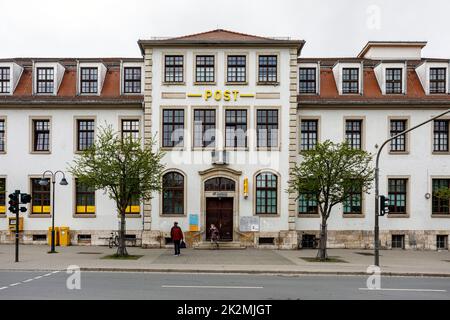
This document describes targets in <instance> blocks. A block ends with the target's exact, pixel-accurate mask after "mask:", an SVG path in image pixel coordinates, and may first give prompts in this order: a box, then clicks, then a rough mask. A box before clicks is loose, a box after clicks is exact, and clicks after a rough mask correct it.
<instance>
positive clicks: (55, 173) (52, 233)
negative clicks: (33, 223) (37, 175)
mask: <svg viewBox="0 0 450 320" xmlns="http://www.w3.org/2000/svg"><path fill="white" fill-rule="evenodd" d="M58 173H61V174H62V176H63V177H62V179H61V181H60V182H59V184H60V185H62V186H67V185H68V184H69V183H67V180H66V175H65V174H64V172H62V171H61V170H58V171H56V172H54V173H53V172H52V171H50V170H46V171H44V173H43V174H42V179H41V180H39V185H41V186H47V185H48V180H47V179H46V178H45V175H46V174H49V175H50V176H51V179H52V231H51V235H52V239H51V249H50V252H49V253H56V251H55V182H56V181H55V180H56V175H57V174H58Z"/></svg>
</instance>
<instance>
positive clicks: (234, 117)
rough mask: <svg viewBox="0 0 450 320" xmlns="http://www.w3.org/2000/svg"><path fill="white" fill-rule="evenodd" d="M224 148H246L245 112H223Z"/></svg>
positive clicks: (228, 110)
mask: <svg viewBox="0 0 450 320" xmlns="http://www.w3.org/2000/svg"><path fill="white" fill-rule="evenodd" d="M225 147H229V148H246V147H247V110H230V109H227V110H225Z"/></svg>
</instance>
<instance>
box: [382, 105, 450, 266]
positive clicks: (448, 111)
mask: <svg viewBox="0 0 450 320" xmlns="http://www.w3.org/2000/svg"><path fill="white" fill-rule="evenodd" d="M447 113H450V109H448V110H447V111H445V112H443V113H441V114H439V115H437V116H435V117H432V118H430V119H428V120H427V121H424V122H422V123H419V124H418V125H415V126H414V127H412V128H410V129H408V130H405V131H403V132H400V133H399V134H396V135H395V136H392V137H391V138H389V139H387V140H386V141H384V142H383V144H382V145H381V147H380V149H378V152H377V158H376V162H375V227H374V248H375V254H374V256H375V261H374V264H375V265H376V266H378V267H379V266H380V247H379V246H380V241H379V233H380V228H379V222H378V216H379V214H380V212H379V210H380V209H379V206H380V190H379V177H380V176H379V171H380V168H379V164H380V155H381V150H383V148H384V146H385V145H386V144H388V143H389V142H390V141H392V140H394V139H396V138H398V137H400V136H403V135H405V134H407V133H408V132H410V131H413V130H415V129H417V128H419V127H421V126H423V125H424V124H427V123H428V122H431V121H433V120H436V119H438V118H440V117H442V116H444V115H446V114H447Z"/></svg>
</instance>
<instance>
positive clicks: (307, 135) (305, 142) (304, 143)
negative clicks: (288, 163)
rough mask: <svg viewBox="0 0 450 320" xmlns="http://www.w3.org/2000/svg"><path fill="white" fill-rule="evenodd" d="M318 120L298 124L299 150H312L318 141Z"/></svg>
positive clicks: (303, 121)
mask: <svg viewBox="0 0 450 320" xmlns="http://www.w3.org/2000/svg"><path fill="white" fill-rule="evenodd" d="M318 123H319V121H318V120H302V121H301V124H300V130H301V133H300V135H301V137H300V140H301V141H300V150H302V151H307V150H314V148H315V147H316V144H317V140H318Z"/></svg>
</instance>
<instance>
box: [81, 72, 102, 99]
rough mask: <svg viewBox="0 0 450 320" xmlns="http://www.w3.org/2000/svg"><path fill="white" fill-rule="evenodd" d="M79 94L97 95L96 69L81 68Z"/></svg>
mask: <svg viewBox="0 0 450 320" xmlns="http://www.w3.org/2000/svg"><path fill="white" fill-rule="evenodd" d="M80 72H81V79H80V84H81V93H97V87H98V68H81V69H80Z"/></svg>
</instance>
